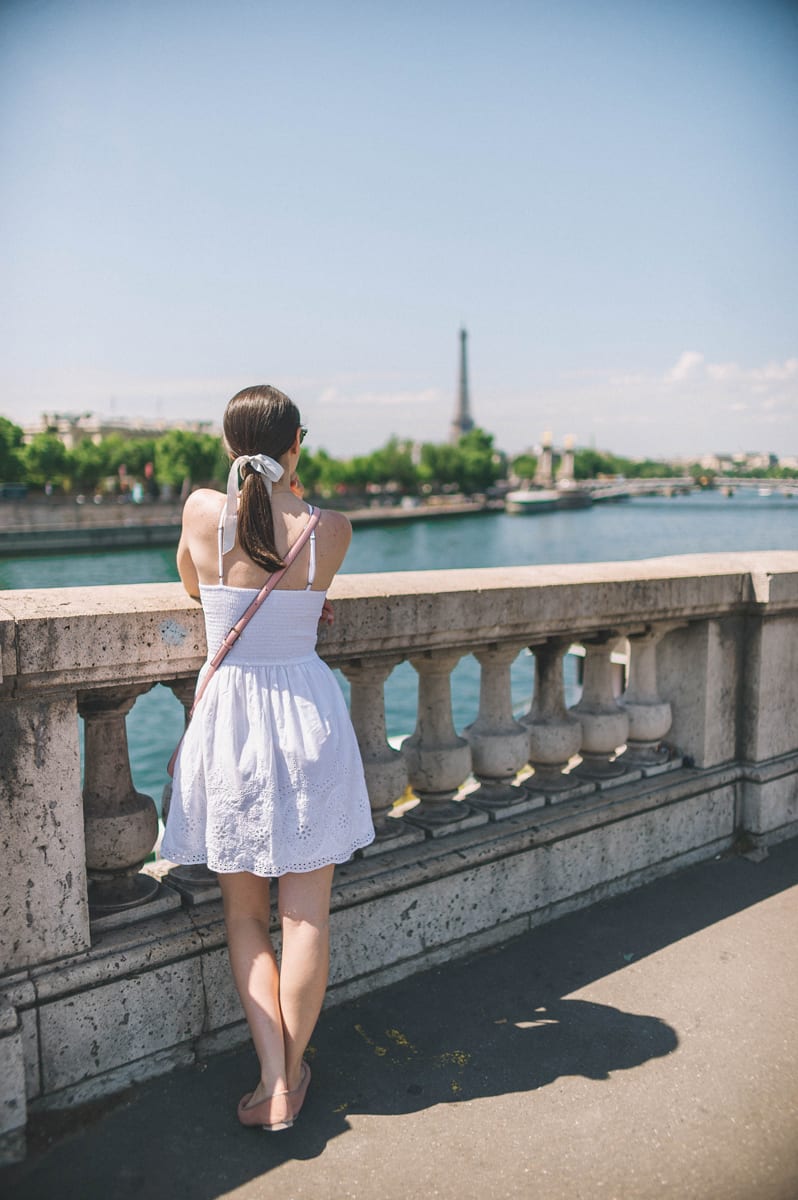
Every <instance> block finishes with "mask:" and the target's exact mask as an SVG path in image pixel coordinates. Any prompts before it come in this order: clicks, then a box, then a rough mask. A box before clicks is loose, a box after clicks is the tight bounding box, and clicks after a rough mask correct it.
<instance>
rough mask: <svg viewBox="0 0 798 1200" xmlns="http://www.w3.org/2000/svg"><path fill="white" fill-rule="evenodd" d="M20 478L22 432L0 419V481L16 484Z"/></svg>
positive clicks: (21, 468)
mask: <svg viewBox="0 0 798 1200" xmlns="http://www.w3.org/2000/svg"><path fill="white" fill-rule="evenodd" d="M22 478H23V465H22V430H21V429H20V427H19V425H14V423H13V422H12V421H9V420H8V418H7V417H0V481H2V482H3V483H18V482H19V481H20V480H21V479H22Z"/></svg>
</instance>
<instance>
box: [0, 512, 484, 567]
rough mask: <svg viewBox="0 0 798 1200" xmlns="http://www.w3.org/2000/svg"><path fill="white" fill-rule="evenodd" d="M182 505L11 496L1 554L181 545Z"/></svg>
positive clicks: (366, 517) (369, 517)
mask: <svg viewBox="0 0 798 1200" xmlns="http://www.w3.org/2000/svg"><path fill="white" fill-rule="evenodd" d="M503 508H504V504H503V502H502V501H501V500H466V499H464V498H462V497H461V498H458V499H454V500H436V501H435V502H433V503H422V504H417V505H413V504H411V505H405V504H398V505H390V506H388V505H374V506H370V507H369V508H356V509H352V510H348V511H347V515H348V517H349V519H350V520H351V522H352V524H353V525H355V526H364V525H365V526H369V525H395V524H399V523H404V522H408V521H419V520H424V521H426V520H441V519H446V518H447V517H448V518H452V517H462V516H473V515H475V514H479V513H490V512H501V511H502V510H503ZM182 510H183V505H182V503H181V502H179V501H168V502H163V501H151V502H148V503H142V504H132V503H128V502H126V503H118V502H114V501H110V502H103V503H101V504H94V503H91V502H89V503H85V504H77V503H75V502H69V503H65V502H63V501H60V500H56V501H53V500H41V501H38V500H22V501H7V502H4V503H3V504H2V505H1V506H0V526H1V527H0V557H6V558H10V557H14V558H18V557H21V556H23V555H28V554H31V555H33V554H61V553H64V552H65V551H70V550H82V551H105V550H139V549H147V548H149V547H155V546H176V545H177V542H178V538H179V536H180V522H181V514H182Z"/></svg>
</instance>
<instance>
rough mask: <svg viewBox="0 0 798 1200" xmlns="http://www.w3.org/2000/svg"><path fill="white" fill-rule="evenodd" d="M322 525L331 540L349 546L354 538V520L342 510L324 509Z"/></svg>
mask: <svg viewBox="0 0 798 1200" xmlns="http://www.w3.org/2000/svg"><path fill="white" fill-rule="evenodd" d="M319 524H320V526H321V527H322V529H323V530H324V532H325V533H326V534H327V536H328V537H329V538H330V540H331V541H335V542H336V543H340V544H342V545H346V546H348V545H349V543H350V542H351V540H352V522H351V521H350V520H349V517H347V516H345V515H344V513H342V512H335V510H334V509H332V508H325V509H322V512H321V516H320V521H319Z"/></svg>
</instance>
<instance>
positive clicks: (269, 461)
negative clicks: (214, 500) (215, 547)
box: [222, 454, 285, 554]
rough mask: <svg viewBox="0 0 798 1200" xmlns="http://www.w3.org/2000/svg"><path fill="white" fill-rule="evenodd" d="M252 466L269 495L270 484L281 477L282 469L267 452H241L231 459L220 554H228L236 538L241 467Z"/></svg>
mask: <svg viewBox="0 0 798 1200" xmlns="http://www.w3.org/2000/svg"><path fill="white" fill-rule="evenodd" d="M247 464H249V466H251V467H252V469H253V471H257V472H258V474H259V475H261V476H262V477H263V479H264V480H265V482H266V491H267V492H268V493H269V495H270V496H271V494H272V484H273V483H277V481H278V479H282V477H283V475H284V473H285V472H284V469H283V467H281V466H280V464H279V463H278V462H277V461H276V460H275V459H273V458H269V456H268V454H241V455H239V457H238V458H237V459H235V460H234V461H233V463H232V464H231V466H230V473H229V475H228V476H227V503H226V504H225V513H224V534H223V536H222V554H229V553H230V551H231V550H232V549H233V546H234V545H235V540H236V513H237V511H238V497H239V494H240V492H241V488H240V486H239V478H238V477H239V473H240V471H241V468H242V467H245V466H247Z"/></svg>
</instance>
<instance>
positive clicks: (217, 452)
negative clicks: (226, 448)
mask: <svg viewBox="0 0 798 1200" xmlns="http://www.w3.org/2000/svg"><path fill="white" fill-rule="evenodd" d="M154 461H155V478H156V479H157V480H158V482H159V483H161V484H167V485H168V486H170V487H172V488H175V489H176V490H179V489H180V488H181V487H182V486H183V483H184V482H185V480H189V482H190V484H191V485H192V486H196V485H198V484H207V483H210V482H212V481H213V480H214V479H219V478H220V473H222V477H226V475H227V466H226V458H225V456H224V452H223V450H222V444H221V441H220V439H219V438H217V437H213V436H212V435H211V434H208V433H189V432H188V430H185V429H170V430H168V431H167V432H166V433H165V434H163V436H162V437H159V438H158V440H157V442H156V443H155V456H154Z"/></svg>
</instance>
